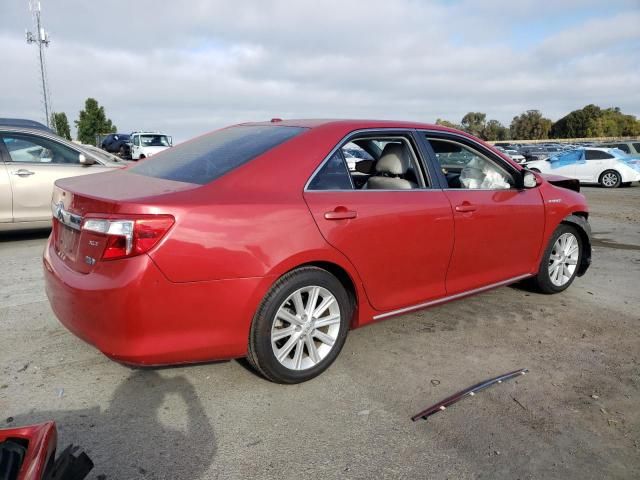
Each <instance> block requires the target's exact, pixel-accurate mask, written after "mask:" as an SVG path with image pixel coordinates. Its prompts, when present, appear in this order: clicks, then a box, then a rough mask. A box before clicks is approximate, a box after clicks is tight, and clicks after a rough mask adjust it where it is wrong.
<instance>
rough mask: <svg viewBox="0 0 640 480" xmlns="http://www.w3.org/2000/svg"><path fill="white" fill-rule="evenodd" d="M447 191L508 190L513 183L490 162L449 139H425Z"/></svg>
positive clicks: (507, 175) (498, 167) (508, 175)
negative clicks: (437, 164) (433, 155)
mask: <svg viewBox="0 0 640 480" xmlns="http://www.w3.org/2000/svg"><path fill="white" fill-rule="evenodd" d="M428 141H429V144H430V145H431V148H432V149H433V151H434V153H435V155H436V158H437V160H438V163H439V164H440V168H441V169H442V173H443V174H444V176H445V178H446V180H447V184H448V186H449V188H466V189H490V190H494V189H495V190H500V189H508V188H511V187H513V186H514V184H515V182H514V181H513V178H512V177H511V175H510V174H509V173H507V172H506V171H505V170H504V169H503V168H502V167H500V166H499V165H498V164H496V163H495V162H494V161H493V160H491V159H489V158H487V157H486V156H484V155H482V154H480V153H479V152H477V151H476V150H473V149H471V148H469V147H467V146H465V145H462V144H460V143H458V142H454V141H451V140H444V139H437V138H429V139H428Z"/></svg>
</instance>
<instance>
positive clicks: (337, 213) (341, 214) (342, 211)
mask: <svg viewBox="0 0 640 480" xmlns="http://www.w3.org/2000/svg"><path fill="white" fill-rule="evenodd" d="M357 216H358V212H356V211H355V210H347V209H346V208H345V207H336V208H335V209H333V210H332V211H330V212H326V213H325V214H324V218H325V219H326V220H348V219H350V218H356V217H357Z"/></svg>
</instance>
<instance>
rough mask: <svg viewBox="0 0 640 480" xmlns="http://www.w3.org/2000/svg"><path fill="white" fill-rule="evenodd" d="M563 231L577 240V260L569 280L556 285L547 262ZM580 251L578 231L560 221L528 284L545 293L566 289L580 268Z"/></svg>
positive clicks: (580, 243)
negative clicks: (535, 272)
mask: <svg viewBox="0 0 640 480" xmlns="http://www.w3.org/2000/svg"><path fill="white" fill-rule="evenodd" d="M565 233H571V234H573V235H574V236H575V238H576V240H577V242H578V261H577V265H576V269H575V271H574V272H573V275H571V278H570V279H569V281H568V282H566V283H565V284H564V285H562V286H558V285H555V284H554V283H553V282H552V281H551V275H550V272H549V264H550V262H551V254H552V253H553V250H554V246H555V243H556V241H557V240H558V238H559V237H560V236H561V235H563V234H565ZM582 252H583V250H582V238H581V237H580V233H579V232H578V231H577V229H576V228H575V227H573V226H571V225H567V224H565V223H561V224H560V225H559V226H558V228H556V231H555V232H553V235H551V239H550V240H549V245H547V248H546V249H545V251H544V254H543V255H542V260H541V261H540V265H539V266H538V273H537V275H536V276H535V277H533V278H531V279H530V281H529V284H530V285H531V286H532V287H534V288H535V289H536V290H538V291H540V292H542V293H547V294H551V293H559V292H562V291H563V290H566V289H567V288H569V285H571V284H572V283H573V281H574V280H575V278H576V274H577V272H578V269H579V268H580V262H581V261H582Z"/></svg>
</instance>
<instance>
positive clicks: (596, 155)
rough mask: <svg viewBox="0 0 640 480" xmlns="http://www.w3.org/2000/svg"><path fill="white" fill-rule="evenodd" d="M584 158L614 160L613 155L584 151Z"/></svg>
mask: <svg viewBox="0 0 640 480" xmlns="http://www.w3.org/2000/svg"><path fill="white" fill-rule="evenodd" d="M584 158H585V159H587V160H608V159H610V158H615V157H614V156H613V155H611V154H609V153H607V152H603V151H600V150H585V152H584Z"/></svg>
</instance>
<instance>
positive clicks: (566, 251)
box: [532, 223, 583, 294]
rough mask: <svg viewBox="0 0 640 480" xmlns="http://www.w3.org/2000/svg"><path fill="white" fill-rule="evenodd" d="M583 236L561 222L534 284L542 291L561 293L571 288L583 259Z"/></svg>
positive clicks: (543, 258) (534, 278) (547, 249)
mask: <svg viewBox="0 0 640 480" xmlns="http://www.w3.org/2000/svg"><path fill="white" fill-rule="evenodd" d="M582 249H583V246H582V238H581V237H580V234H579V233H578V231H577V230H576V229H575V228H574V227H572V226H571V225H567V224H564V223H563V224H560V225H559V226H558V228H556V231H555V232H553V235H552V236H551V239H550V240H549V245H548V246H547V248H546V250H545V252H544V255H543V256H542V260H541V261H540V266H539V267H538V274H537V275H536V276H535V277H533V279H532V283H533V286H534V287H535V288H536V289H537V290H539V291H541V292H542V293H548V294H551V293H559V292H562V291H563V290H566V289H567V288H569V285H571V284H572V283H573V281H574V280H575V278H576V274H577V273H578V267H579V266H580V262H581V261H582Z"/></svg>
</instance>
